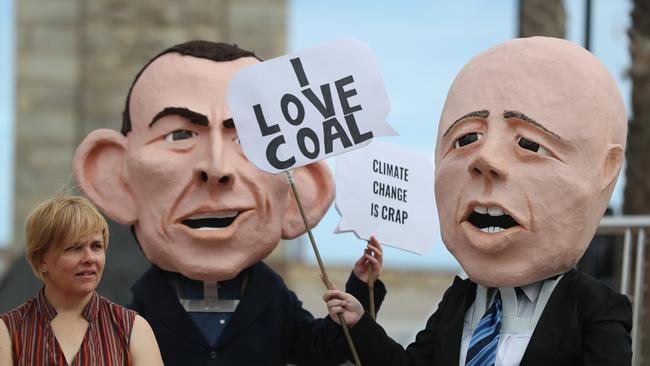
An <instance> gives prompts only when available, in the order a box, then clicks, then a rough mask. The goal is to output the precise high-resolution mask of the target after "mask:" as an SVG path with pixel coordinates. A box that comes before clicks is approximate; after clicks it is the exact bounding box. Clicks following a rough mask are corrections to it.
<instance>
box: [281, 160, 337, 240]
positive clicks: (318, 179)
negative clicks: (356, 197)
mask: <svg viewBox="0 0 650 366" xmlns="http://www.w3.org/2000/svg"><path fill="white" fill-rule="evenodd" d="M293 176H294V179H295V182H296V187H297V191H298V194H299V195H300V202H301V203H302V206H303V209H304V212H305V216H306V217H307V222H308V223H309V227H310V228H312V227H314V226H316V224H318V222H319V221H320V220H321V219H322V218H323V216H324V215H325V213H326V212H327V210H328V209H329V207H330V205H331V204H332V201H333V200H334V189H335V188H334V178H333V177H332V172H331V171H330V169H329V167H328V166H327V163H326V162H324V161H319V162H316V163H312V164H309V165H306V166H302V167H300V168H297V169H294V170H293ZM289 200H290V202H289V206H288V207H287V211H286V212H285V215H284V220H283V222H282V238H283V239H293V238H296V237H298V236H299V235H302V234H304V233H305V232H306V231H307V230H306V229H305V224H304V222H303V220H302V216H301V215H300V210H299V209H298V203H297V202H296V199H295V197H294V195H293V192H291V193H290V197H289Z"/></svg>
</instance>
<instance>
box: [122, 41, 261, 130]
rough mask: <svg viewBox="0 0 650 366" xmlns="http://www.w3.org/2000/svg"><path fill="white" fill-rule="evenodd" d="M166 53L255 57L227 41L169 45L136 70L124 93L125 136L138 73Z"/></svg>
mask: <svg viewBox="0 0 650 366" xmlns="http://www.w3.org/2000/svg"><path fill="white" fill-rule="evenodd" d="M168 53H179V54H181V55H183V56H192V57H196V58H204V59H208V60H212V61H217V62H224V61H232V60H236V59H238V58H242V57H255V58H257V59H258V60H259V58H258V57H257V56H255V53H254V52H251V51H246V50H243V49H241V48H239V47H237V45H236V44H233V45H230V44H227V43H219V42H210V41H201V40H196V41H189V42H185V43H181V44H177V45H175V46H172V47H169V48H168V49H166V50H164V51H162V52H160V53H159V54H157V55H156V56H155V57H154V58H152V59H151V60H149V62H147V64H146V65H144V67H143V68H142V69H141V70H140V71H139V72H138V74H137V75H136V76H135V79H133V83H131V87H130V88H129V93H128V94H127V95H126V102H125V103H124V111H123V112H122V134H123V135H124V136H126V134H127V133H129V131H131V114H130V111H129V100H130V99H131V92H132V91H133V86H134V85H135V83H136V82H137V81H138V79H139V78H140V75H142V73H143V72H144V70H145V69H146V68H147V67H149V65H151V63H152V62H154V61H155V60H156V59H158V58H159V57H160V56H163V55H166V54H168Z"/></svg>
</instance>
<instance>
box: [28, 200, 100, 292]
mask: <svg viewBox="0 0 650 366" xmlns="http://www.w3.org/2000/svg"><path fill="white" fill-rule="evenodd" d="M25 231H26V234H27V235H26V240H27V253H26V254H25V256H26V258H27V262H29V264H30V266H32V271H34V274H36V277H38V278H41V279H42V278H43V273H42V272H41V270H40V265H41V263H42V262H43V257H45V255H46V254H47V253H50V252H51V253H53V254H54V255H59V254H60V253H61V252H62V251H63V248H64V246H65V245H66V244H69V243H75V242H77V241H79V240H82V239H84V238H86V237H88V236H89V235H92V234H95V233H97V232H101V233H102V237H103V239H104V248H106V247H108V225H107V224H106V220H105V219H104V217H103V216H102V215H101V214H100V213H99V211H97V209H96V208H95V206H93V204H92V203H90V201H88V199H86V198H84V197H78V196H69V195H61V196H57V197H54V198H51V199H49V200H47V201H45V202H43V203H41V204H40V205H38V206H36V208H34V209H33V210H32V212H31V213H30V214H29V216H27V221H26V223H25Z"/></svg>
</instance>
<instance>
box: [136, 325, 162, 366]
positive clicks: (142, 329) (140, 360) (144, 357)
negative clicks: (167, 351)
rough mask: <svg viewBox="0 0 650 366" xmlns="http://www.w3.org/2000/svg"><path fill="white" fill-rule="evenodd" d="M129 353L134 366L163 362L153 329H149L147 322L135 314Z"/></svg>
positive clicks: (160, 363) (146, 365)
mask: <svg viewBox="0 0 650 366" xmlns="http://www.w3.org/2000/svg"><path fill="white" fill-rule="evenodd" d="M129 353H131V359H132V360H133V365H134V366H148V365H161V366H162V364H163V362H162V357H161V356H160V349H158V343H157V342H156V337H155V336H154V334H153V330H151V327H150V326H149V323H147V321H146V320H145V319H144V318H143V317H141V316H140V315H136V316H135V321H134V322H133V329H132V330H131V340H130V342H129Z"/></svg>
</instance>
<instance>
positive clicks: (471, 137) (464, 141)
mask: <svg viewBox="0 0 650 366" xmlns="http://www.w3.org/2000/svg"><path fill="white" fill-rule="evenodd" d="M481 136H483V134H482V133H478V132H470V133H468V134H465V135H463V136H461V137H460V138H459V139H458V140H456V142H454V149H458V148H461V147H463V146H467V145H469V144H473V143H475V142H476V141H478V140H480V139H481Z"/></svg>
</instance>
